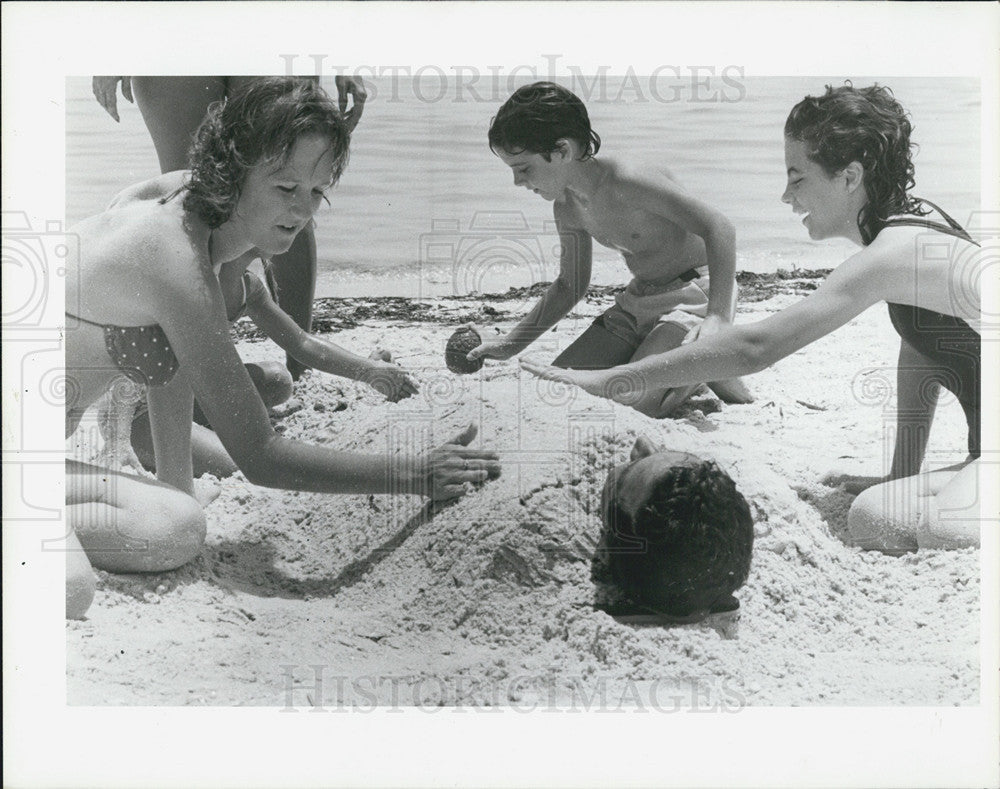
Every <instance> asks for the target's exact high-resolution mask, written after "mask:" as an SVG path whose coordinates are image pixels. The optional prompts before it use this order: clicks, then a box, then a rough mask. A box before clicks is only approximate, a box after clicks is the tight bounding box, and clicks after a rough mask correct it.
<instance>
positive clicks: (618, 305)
mask: <svg viewBox="0 0 1000 789" xmlns="http://www.w3.org/2000/svg"><path fill="white" fill-rule="evenodd" d="M489 143H490V149H491V150H492V151H493V152H494V153H496V154H497V155H498V156H499V157H500V158H501V159H502V160H503V162H504V164H506V165H507V166H508V167H510V168H511V170H513V172H514V184H515V186H524V187H525V188H527V189H530V190H531V191H533V192H534V193H535V194H537V195H541V197H543V198H544V199H546V200H550V201H552V202H553V211H554V214H555V221H556V227H557V230H558V232H559V236H560V240H561V242H562V252H561V260H560V272H559V276H558V277H557V278H556V280H555V282H553V283H552V285H551V286H550V287H549V289H548V290H547V291H546V292H545V295H544V296H542V298H541V301H539V303H538V304H537V305H536V306H535V308H534V309H533V310H532V311H531V312H530V313H529V314H528V315H527V317H525V318H524V319H523V320H522V321H521V322H520V323H519V324H518V325H517V326H515V327H514V329H513V330H512V331H511V332H510V333H509V334H507V335H506V336H504V337H499V338H497V339H490V340H487V341H485V342H483V343H482V344H481V345H480V346H478V347H477V348H474V349H473V350H472V351H470V352H469V354H468V358H469V360H470V361H471V360H475V359H478V358H480V357H485V358H489V359H509V358H510V357H512V356H514V355H516V354H518V353H520V352H521V351H522V350H524V349H525V348H526V347H527V346H528V345H530V344H531V343H532V342H534V341H535V340H536V339H538V337H540V336H541V335H542V334H543V333H545V332H546V331H548V330H549V329H550V328H552V326H554V325H555V324H556V323H557V322H558V321H559V320H561V319H562V318H564V317H565V316H566V315H567V313H569V311H570V310H571V309H572V308H573V306H574V305H575V304H576V303H577V302H579V301H580V300H581V299H583V297H584V296H585V295H586V293H587V286H588V285H589V284H590V276H591V263H592V240H596V241H597V242H598V243H599V244H602V245H604V246H606V247H609V248H611V249H615V250H618V251H619V252H621V253H622V256H623V257H624V258H625V264H626V265H627V266H628V268H629V271H630V272H631V274H632V277H633V279H632V281H631V282H630V283H629V285H628V287H627V288H626V289H625V291H624V292H623V293H621V294H619V295H618V296H617V298H616V299H615V305H614V306H613V307H612V308H611V309H609V310H608V311H607V312H605V313H604V314H603V315H602V316H601V317H599V318H598V319H597V320H596V321H594V323H593V324H592V325H591V326H590V328H588V329H587V330H586V331H585V332H584V333H583V334H582V335H581V336H580V337H579V338H577V340H576V341H575V342H573V343H572V344H571V345H570V346H569V347H568V348H567V349H566V350H565V351H563V352H562V353H561V354H560V355H559V357H558V358H557V359H556V360H555V362H554V364H555V365H556V366H558V367H566V368H574V369H592V370H596V369H606V368H608V367H613V366H616V365H619V364H624V363H626V362H629V361H637V360H638V359H642V358H644V357H646V356H649V355H651V354H655V353H661V352H663V351H666V350H670V349H673V348H676V347H678V346H679V345H681V344H683V343H686V342H691V341H693V340H696V339H697V338H698V337H699V336H708V335H710V334H714V333H715V332H716V331H718V329H719V328H720V327H721V326H724V325H726V324H729V323H730V322H731V321H732V317H733V310H734V307H735V302H736V283H735V270H736V249H735V233H734V230H733V226H732V224H731V223H730V222H729V220H728V219H726V217H724V216H723V215H722V214H721V213H720V212H719V211H717V210H715V209H714V208H711V207H710V206H708V205H706V204H705V203H703V202H701V201H700V200H698V199H697V198H695V197H692V196H691V195H689V194H687V193H686V192H685V191H684V189H683V188H682V187H681V186H680V185H679V184H678V183H677V181H676V180H675V179H674V178H673V176H672V175H670V174H669V173H668V172H667V171H666V170H665V169H663V168H662V167H656V168H648V167H633V166H627V165H626V164H624V163H623V162H620V161H618V160H615V159H608V158H601V159H597V158H596V154H597V152H598V150H599V149H600V147H601V139H600V137H599V136H598V135H597V133H596V132H595V131H593V129H591V127H590V118H589V116H588V115H587V108H586V107H585V106H584V105H583V102H582V101H580V99H579V98H577V97H576V96H575V95H574V94H573V93H571V92H570V91H568V90H566V89H565V88H563V87H561V86H559V85H556V84H554V83H551V82H536V83H535V84H533V85H527V86H525V87H522V88H519V89H518V90H517V91H516V92H515V93H514V94H513V95H512V96H511V97H510V98H509V99H508V100H507V101H506V102H505V103H504V105H503V106H502V107H501V108H500V111H499V112H498V113H497V115H496V117H495V118H494V119H493V121H492V123H491V124H490V131H489ZM710 280H711V288H709V281H710ZM709 386H711V388H712V389H713V390H714V391H715V393H716V394H717V395H718V396H719V397H721V398H722V399H723V400H725V401H726V402H730V403H748V402H751V401H752V399H753V398H752V397H751V395H750V393H749V391H748V390H747V388H746V387H745V386H744V385H743V383H742V382H741V381H740V380H739V379H732V380H730V381H721V382H714V383H710V384H709ZM696 388H697V387H696V386H688V387H681V388H677V389H668V390H664V391H654V392H647V393H646V394H645V396H644V397H642V399H641V400H640V401H638V402H637V403H635V404H633V407H634V408H636V409H637V410H638V411H641V412H642V413H644V414H647V415H648V416H653V417H658V418H662V417H666V416H669V415H670V414H671V413H672V412H673V411H674V409H675V408H676V407H677V406H678V405H680V404H681V403H682V402H683V401H684V400H686V399H687V398H688V397H689V396H690V395H691V393H692V392H693V391H694V390H695V389H696Z"/></svg>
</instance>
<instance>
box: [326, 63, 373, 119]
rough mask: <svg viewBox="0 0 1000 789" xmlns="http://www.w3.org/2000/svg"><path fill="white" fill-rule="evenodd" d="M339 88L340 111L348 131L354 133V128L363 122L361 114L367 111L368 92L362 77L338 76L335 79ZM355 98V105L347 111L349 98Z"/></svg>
mask: <svg viewBox="0 0 1000 789" xmlns="http://www.w3.org/2000/svg"><path fill="white" fill-rule="evenodd" d="M333 81H334V84H335V85H336V86H337V99H338V101H339V103H340V111H341V112H342V113H343V115H344V120H345V121H346V122H347V130H348V131H354V127H355V126H357V125H358V121H360V120H361V113H363V112H364V111H365V101H367V100H368V91H367V90H365V83H364V82H362V81H361V77H348V76H344V75H342V74H338V75H337V76H336V77H334V78H333ZM348 96H352V97H353V98H354V104H353V106H352V107H351V109H350V110H348V109H347V97H348Z"/></svg>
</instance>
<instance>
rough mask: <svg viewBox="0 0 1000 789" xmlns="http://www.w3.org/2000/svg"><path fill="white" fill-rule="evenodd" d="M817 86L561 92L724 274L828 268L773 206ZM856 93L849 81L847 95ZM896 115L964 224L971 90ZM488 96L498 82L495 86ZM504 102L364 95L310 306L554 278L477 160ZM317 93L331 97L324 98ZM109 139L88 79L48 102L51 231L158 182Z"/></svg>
mask: <svg viewBox="0 0 1000 789" xmlns="http://www.w3.org/2000/svg"><path fill="white" fill-rule="evenodd" d="M840 81H841V80H840V79H838V78H823V77H795V78H791V77H751V78H746V79H739V80H733V79H730V80H729V82H723V81H722V80H712V81H710V82H709V83H708V84H702V85H699V86H693V85H692V84H691V80H690V79H688V80H687V81H686V82H684V81H676V80H674V81H670V80H661V81H660V82H658V83H657V84H655V85H651V84H650V83H649V81H648V80H646V81H643V80H641V79H640V80H637V81H629V82H627V83H626V82H623V81H622V80H621V79H620V78H608V79H607V81H606V82H598V83H589V84H583V83H580V82H576V83H574V82H573V80H572V79H571V78H568V79H566V80H562V82H563V83H564V84H566V85H567V87H570V88H571V89H574V90H575V91H576V92H577V93H578V94H579V95H581V97H583V98H585V100H586V103H587V106H588V110H589V112H590V115H591V121H592V124H593V126H594V128H595V129H596V130H597V131H598V132H599V133H600V135H601V137H602V140H603V141H604V142H603V146H602V148H601V153H607V154H608V155H616V156H621V157H623V158H625V157H628V158H639V159H641V160H644V161H649V162H651V163H661V164H663V165H665V166H666V167H668V168H669V169H671V170H672V171H673V172H674V174H675V175H676V176H677V178H678V179H679V180H680V182H681V183H682V184H683V185H684V186H685V188H686V189H687V190H688V191H689V192H690V193H692V194H694V195H696V196H698V197H700V198H701V199H703V200H704V201H706V202H708V203H709V204H711V205H714V206H716V207H718V208H719V209H721V210H722V211H723V212H724V213H725V214H726V215H727V216H729V217H730V219H731V220H732V221H733V223H734V224H735V225H736V230H737V238H738V242H737V243H738V252H737V267H738V268H739V269H741V270H749V271H757V272H766V271H774V270H776V269H778V268H792V267H794V266H803V267H807V268H819V267H829V266H833V265H836V264H837V263H838V262H840V261H841V260H843V259H844V257H846V256H847V255H849V254H850V253H851V252H852V249H853V248H852V247H851V246H850V245H849V244H848V243H847V242H839V241H835V242H812V241H810V240H809V238H808V235H807V234H806V231H805V229H804V228H803V227H802V225H801V223H800V222H799V220H798V218H797V217H795V216H794V215H793V214H792V212H791V210H790V209H789V207H788V206H786V205H783V204H782V203H781V202H780V199H779V198H780V195H781V192H782V190H783V189H784V159H783V143H782V127H783V124H784V120H785V117H786V115H787V113H788V111H789V109H790V108H791V107H792V105H793V104H795V103H796V102H797V101H799V100H800V99H801V98H802V97H803V96H804V95H806V94H810V93H812V94H815V93H819V92H822V90H823V86H824V85H825V84H827V83H828V82H833V83H834V84H839V82H840ZM872 81H873V80H872V78H867V79H865V78H855V79H854V82H855V84H858V85H863V84H869V83H870V82H872ZM878 81H879V82H880V83H882V84H887V85H889V86H890V87H892V88H893V90H894V92H895V94H896V96H897V97H898V98H899V100H900V101H901V102H902V104H903V106H905V107H906V108H907V109H908V110H909V111H910V113H911V115H912V121H913V124H914V134H913V137H914V139H915V140H916V142H917V143H918V144H919V145H920V150H919V153H918V154H917V156H916V159H915V161H916V167H917V187H916V189H915V190H914V191H915V193H916V194H918V195H921V196H926V197H928V198H930V199H931V200H933V201H934V202H936V203H938V204H939V205H941V206H942V207H944V208H945V209H946V210H948V211H949V213H952V214H953V215H954V216H955V217H956V218H958V219H959V220H960V221H962V220H964V218H966V217H968V216H969V214H970V212H972V211H975V210H977V209H978V208H979V194H980V165H979V151H980V89H979V83H978V80H973V79H941V78H937V79H929V78H896V77H892V78H885V79H879V80H878ZM505 82H506V81H505ZM517 84H520V83H515V84H513V85H507V84H503V85H492V86H488V87H487V88H484V87H482V85H480V86H479V87H475V86H474V87H473V88H472V89H471V90H470V89H461V88H459V87H458V86H457V85H456V84H454V83H443V82H440V81H438V80H437V79H431V80H429V81H427V80H425V81H421V82H414V81H412V80H409V79H405V80H404V79H400V80H397V81H390V80H389V79H376V80H369V81H368V85H369V89H370V90H371V91H372V94H373V95H372V98H371V99H370V100H369V102H368V104H367V105H366V107H365V112H364V117H363V119H362V121H361V124H360V125H359V126H358V128H357V130H356V132H355V134H354V139H353V142H352V150H351V161H350V165H349V167H348V169H347V171H346V173H345V174H344V176H343V178H342V180H341V182H340V185H339V187H338V188H337V189H336V190H334V192H333V193H332V195H331V205H330V206H329V207H324V208H323V209H321V211H320V213H319V214H318V215H317V218H316V224H317V244H318V250H319V283H318V288H317V293H318V295H320V296H336V295H345V296H347V295H441V294H448V293H454V292H469V291H474V290H478V291H481V292H490V291H497V290H506V289H507V287H510V286H519V285H528V284H531V283H532V282H535V281H539V280H542V279H552V277H553V276H555V274H556V273H557V271H558V260H557V257H556V252H555V249H556V247H557V240H556V237H555V236H554V234H553V232H552V229H551V220H552V208H551V205H550V204H548V203H546V202H545V201H544V200H542V199H541V198H539V197H537V196H536V195H533V194H531V193H530V192H528V191H526V190H524V189H519V188H515V187H514V186H513V182H512V177H511V174H510V171H509V170H508V168H507V167H505V166H504V165H503V163H502V162H500V160H499V159H497V158H496V157H495V156H494V155H493V154H492V153H491V152H490V150H489V148H488V147H487V144H486V132H487V129H488V127H489V121H490V118H491V117H492V115H493V114H494V113H495V112H496V109H497V108H498V107H499V105H500V103H502V101H503V99H504V98H505V97H506V96H507V95H509V92H510V90H511V89H513V88H515V87H517ZM326 87H327V89H328V90H330V91H331V92H333V85H332V80H330V84H327V85H326ZM119 113H120V115H121V119H122V121H121V123H120V124H116V123H115V122H114V121H113V120H112V119H111V118H110V117H109V116H108V115H106V114H105V112H104V110H103V109H102V108H101V107H100V106H99V105H98V104H97V102H96V101H95V100H94V98H93V95H92V94H91V90H90V80H89V79H70V80H67V84H66V219H67V222H68V223H69V224H73V223H75V222H78V221H79V220H81V219H83V218H84V217H86V216H89V215H91V214H94V213H97V212H99V211H100V210H101V209H102V208H103V207H104V206H105V205H106V203H107V202H108V201H109V200H110V198H111V197H112V196H113V195H114V194H115V193H116V192H117V191H118V190H119V189H121V188H123V187H125V186H127V185H128V184H131V183H134V182H136V181H140V180H143V179H146V178H149V177H152V176H154V175H156V174H157V173H158V166H157V159H156V154H155V151H154V149H153V145H152V142H151V141H150V139H149V135H148V133H147V131H146V128H145V126H144V125H143V122H142V118H141V116H140V114H139V111H138V109H137V108H136V107H135V106H133V105H129V104H127V103H126V102H125V100H124V99H121V98H119ZM625 281H627V272H626V270H625V267H624V264H623V263H622V262H621V259H620V257H619V256H618V255H617V254H616V253H615V252H613V251H611V250H606V249H603V248H600V247H595V265H594V282H596V283H600V284H611V283H624V282H625Z"/></svg>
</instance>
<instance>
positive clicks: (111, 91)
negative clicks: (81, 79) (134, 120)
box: [91, 77, 135, 123]
mask: <svg viewBox="0 0 1000 789" xmlns="http://www.w3.org/2000/svg"><path fill="white" fill-rule="evenodd" d="M119 82H121V83H122V96H124V97H125V98H126V99H127V100H128V101H129V103H131V104H135V99H133V98H132V78H131V77H94V79H93V80H92V83H91V84H92V87H93V89H94V97H95V98H96V99H97V103H98V104H100V105H101V106H102V107H104V109H105V110H106V111H107V113H108V115H110V116H111V117H112V118H114V119H115V123H120V122H121V118H119V117H118V83H119Z"/></svg>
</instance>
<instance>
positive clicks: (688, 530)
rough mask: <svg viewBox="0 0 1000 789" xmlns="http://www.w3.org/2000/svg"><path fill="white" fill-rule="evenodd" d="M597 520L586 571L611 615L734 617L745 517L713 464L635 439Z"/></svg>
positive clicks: (748, 521)
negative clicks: (599, 524) (599, 521)
mask: <svg viewBox="0 0 1000 789" xmlns="http://www.w3.org/2000/svg"><path fill="white" fill-rule="evenodd" d="M601 519H602V529H601V538H600V541H599V543H598V547H597V552H596V554H595V556H594V564H593V573H592V576H593V580H594V581H595V583H597V584H599V585H600V587H599V590H600V591H599V597H600V598H601V599H599V604H600V606H601V607H602V608H604V609H605V610H606V611H607V612H608V613H609V614H611V615H612V616H615V617H616V618H617V619H619V620H620V621H624V622H631V623H637V624H643V623H648V624H688V623H693V622H700V621H702V620H704V619H706V618H708V617H713V618H714V619H718V620H728V621H726V622H722V621H720V622H718V623H717V624H720V625H722V626H725V625H726V624H729V622H730V621H735V619H736V618H737V617H738V612H739V602H738V601H737V600H736V598H735V597H733V592H735V591H736V590H737V589H739V588H740V587H741V586H742V585H743V584H744V583H745V582H746V580H747V576H748V575H749V573H750V554H751V552H752V549H753V519H752V518H751V516H750V508H749V506H748V505H747V502H746V500H745V499H744V498H743V496H742V495H741V494H740V492H739V491H738V490H737V489H736V485H735V483H734V482H733V480H732V479H731V478H730V476H729V475H728V474H726V473H725V472H724V471H722V470H721V469H720V468H719V467H718V466H717V465H716V464H715V463H713V462H712V461H706V460H702V459H701V458H698V457H696V456H694V455H689V454H687V453H686V452H672V451H657V450H656V449H655V448H654V447H653V445H652V444H651V443H650V442H649V440H648V439H646V438H644V437H640V438H639V439H638V440H637V441H636V442H635V446H634V447H633V449H632V456H631V460H630V462H629V463H627V464H624V465H621V466H617V467H616V468H614V469H612V470H611V473H610V474H608V479H607V482H606V483H605V485H604V492H603V494H602V496H601ZM713 615H715V616H713ZM709 621H710V622H711V621H712V620H711V619H709Z"/></svg>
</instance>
